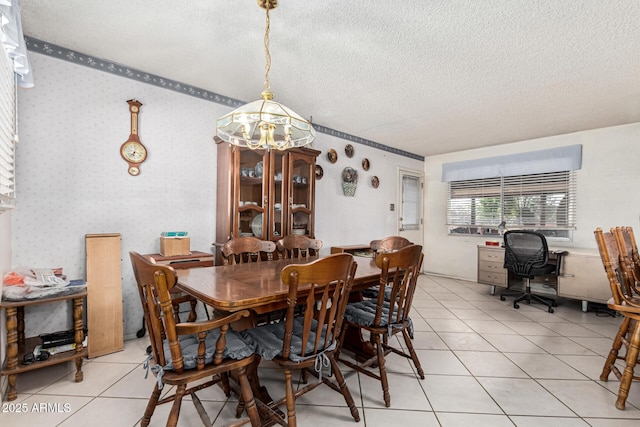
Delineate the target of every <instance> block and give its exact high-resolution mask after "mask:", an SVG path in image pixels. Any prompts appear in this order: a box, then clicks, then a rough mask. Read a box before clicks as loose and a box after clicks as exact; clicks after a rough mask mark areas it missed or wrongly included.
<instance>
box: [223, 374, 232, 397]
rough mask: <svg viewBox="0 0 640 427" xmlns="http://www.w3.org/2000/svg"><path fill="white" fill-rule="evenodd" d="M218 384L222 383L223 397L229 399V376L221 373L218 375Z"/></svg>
mask: <svg viewBox="0 0 640 427" xmlns="http://www.w3.org/2000/svg"><path fill="white" fill-rule="evenodd" d="M220 382H221V383H222V391H223V392H224V395H225V396H227V397H229V396H231V384H229V374H228V373H226V372H223V373H221V374H220Z"/></svg>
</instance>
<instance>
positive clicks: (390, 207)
mask: <svg viewBox="0 0 640 427" xmlns="http://www.w3.org/2000/svg"><path fill="white" fill-rule="evenodd" d="M389 210H390V211H391V212H393V211H395V210H396V205H394V204H393V203H391V204H390V205H389Z"/></svg>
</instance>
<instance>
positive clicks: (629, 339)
mask: <svg viewBox="0 0 640 427" xmlns="http://www.w3.org/2000/svg"><path fill="white" fill-rule="evenodd" d="M619 231H620V230H616V229H611V231H610V232H603V231H602V229H601V228H597V229H596V230H595V231H594V235H595V238H596V243H597V244H598V250H599V252H600V258H601V260H602V264H603V266H604V269H605V272H606V273H607V279H608V280H609V287H610V288H611V298H610V299H609V301H608V302H607V307H609V309H611V310H616V311H618V312H619V313H621V314H622V315H623V316H624V319H623V320H622V322H621V324H620V327H619V328H618V332H617V334H616V336H615V338H614V340H613V344H612V346H611V350H610V351H609V355H608V356H607V360H606V361H605V364H604V367H603V368H602V373H601V374H600V380H601V381H607V380H608V378H609V374H610V373H611V372H613V373H614V374H615V376H616V377H617V378H618V379H619V380H620V387H619V389H618V398H617V400H616V403H615V406H616V408H618V409H624V408H625V404H626V401H627V397H628V396H629V389H630V387H631V382H632V380H639V379H640V376H637V375H634V368H635V366H636V364H637V363H638V355H639V351H638V347H639V346H640V297H639V296H637V295H634V294H633V292H632V290H631V283H629V282H628V279H629V277H632V275H633V273H632V272H630V271H629V270H628V269H629V266H628V265H627V264H626V263H624V262H621V259H622V255H621V254H623V253H625V252H626V247H625V246H623V245H624V238H623V237H622V236H621V235H619ZM616 235H618V239H616ZM623 345H624V346H625V349H626V354H625V355H624V356H620V355H619V352H620V349H621V348H622V346H623ZM617 360H624V361H625V363H626V366H625V368H624V371H623V372H620V370H619V369H618V368H617V367H616V365H615V363H616V361H617Z"/></svg>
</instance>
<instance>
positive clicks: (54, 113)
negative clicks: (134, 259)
mask: <svg viewBox="0 0 640 427" xmlns="http://www.w3.org/2000/svg"><path fill="white" fill-rule="evenodd" d="M30 59H31V63H32V66H33V69H34V75H35V84H36V85H35V88H34V89H31V90H29V91H21V92H20V96H19V100H18V101H19V118H20V121H19V123H20V137H21V143H20V146H19V147H18V151H17V188H18V200H17V204H18V207H17V209H16V210H15V212H14V214H13V231H14V233H13V238H12V240H11V245H12V247H13V256H12V265H13V266H18V265H28V266H32V267H63V268H64V271H65V273H66V274H67V276H68V277H69V278H84V277H85V265H84V263H85V247H84V235H85V234H87V233H102V232H109V233H112V232H118V233H121V234H122V257H123V263H122V272H123V285H122V286H123V299H124V321H125V325H124V330H125V337H128V338H130V337H133V336H134V335H135V332H136V331H137V330H138V329H139V328H140V326H141V321H142V311H141V308H140V303H139V299H138V295H137V291H136V290H135V283H134V280H133V273H132V270H131V267H130V263H129V259H128V252H129V251H131V250H135V251H139V252H141V253H153V252H158V250H159V243H158V242H159V240H158V237H159V235H160V232H161V231H163V230H186V231H188V232H189V234H190V236H191V248H192V250H200V251H210V244H211V243H212V242H214V241H215V221H216V212H215V206H216V204H215V196H216V178H215V177H216V148H215V144H214V143H213V140H212V137H213V134H214V131H215V119H216V118H217V117H220V116H222V115H223V114H224V113H226V112H228V107H225V106H223V105H220V104H215V103H212V102H207V101H204V100H200V99H197V98H194V97H190V96H187V95H182V94H179V93H176V92H173V91H169V90H166V89H162V88H158V87H155V86H151V85H147V84H143V83H140V82H136V81H133V80H129V79H126V78H122V77H118V76H114V75H111V74H108V73H104V72H101V71H95V70H92V69H91V68H89V67H84V66H80V65H75V64H72V63H69V62H65V61H61V60H58V59H54V58H51V57H48V56H45V55H41V54H35V53H32V55H31V57H30ZM134 97H135V98H137V99H138V100H139V101H140V102H142V104H143V106H142V108H141V113H140V119H139V133H140V138H141V140H142V142H143V144H145V145H146V146H147V148H148V150H149V157H148V160H147V161H146V162H145V163H143V164H142V167H141V171H142V172H141V174H140V175H139V176H137V177H131V176H129V175H128V173H127V164H126V163H125V162H124V161H123V160H122V159H121V157H120V152H119V149H120V145H121V144H122V143H123V142H124V141H125V140H126V139H127V138H128V136H129V107H128V105H127V103H126V100H128V99H131V98H134ZM380 142H382V143H384V141H380ZM347 143H348V142H347V141H345V140H342V139H338V138H335V137H331V136H327V135H324V134H319V135H318V137H317V139H316V142H315V143H314V148H315V149H318V150H321V151H322V154H321V155H320V157H319V159H318V164H320V165H321V166H322V167H323V168H324V177H323V178H322V179H321V180H319V181H318V182H317V185H316V188H317V189H316V216H317V226H316V237H317V238H319V239H322V240H323V242H324V249H323V252H325V253H328V252H329V247H330V246H332V245H338V244H357V243H365V244H368V243H369V241H370V240H372V239H375V238H380V237H381V236H385V235H389V234H395V233H396V232H397V231H396V230H397V229H396V216H395V214H396V212H389V204H390V203H397V201H396V186H397V183H396V180H397V169H398V167H400V166H403V167H407V168H411V169H417V170H422V169H423V162H421V161H417V160H412V159H409V158H407V157H403V156H399V155H395V154H390V153H388V152H385V151H381V150H377V149H373V148H370V147H367V146H364V145H360V144H355V143H353V145H354V148H355V155H354V156H353V157H352V158H351V159H348V158H347V157H346V155H345V154H344V147H345V145H346V144H347ZM330 148H333V149H335V150H336V151H337V152H338V161H337V162H336V163H335V164H331V163H329V162H328V160H327V158H326V152H327V151H328V150H329V149H330ZM363 157H367V158H368V159H369V160H370V164H371V168H370V169H369V171H368V172H365V171H364V170H363V169H362V166H361V162H362V158H363ZM345 166H352V167H354V168H356V169H358V171H359V172H360V182H359V185H358V189H357V191H356V195H355V197H345V196H343V195H342V187H341V185H340V176H341V172H342V169H343V168H344V167H345ZM373 175H377V176H378V177H379V179H380V187H379V188H377V189H374V188H373V187H372V186H371V184H370V178H371V176H373ZM27 316H28V317H27V325H26V333H27V335H28V336H29V335H30V334H36V333H42V332H51V331H55V330H60V329H65V328H70V327H71V325H70V323H69V322H68V321H67V318H68V317H69V316H68V315H67V314H66V310H64V309H61V308H60V307H59V306H56V305H53V306H46V307H43V308H42V309H34V310H31V313H29V312H28V313H27Z"/></svg>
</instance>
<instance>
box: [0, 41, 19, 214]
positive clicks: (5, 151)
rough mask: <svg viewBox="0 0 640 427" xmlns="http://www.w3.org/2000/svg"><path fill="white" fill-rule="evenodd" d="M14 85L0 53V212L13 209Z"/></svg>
mask: <svg viewBox="0 0 640 427" xmlns="http://www.w3.org/2000/svg"><path fill="white" fill-rule="evenodd" d="M15 88H16V83H15V73H14V71H13V64H11V61H10V60H9V58H7V55H6V54H5V53H4V52H1V53H0V211H2V210H6V209H11V208H13V207H14V199H15V143H16V89H15Z"/></svg>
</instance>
